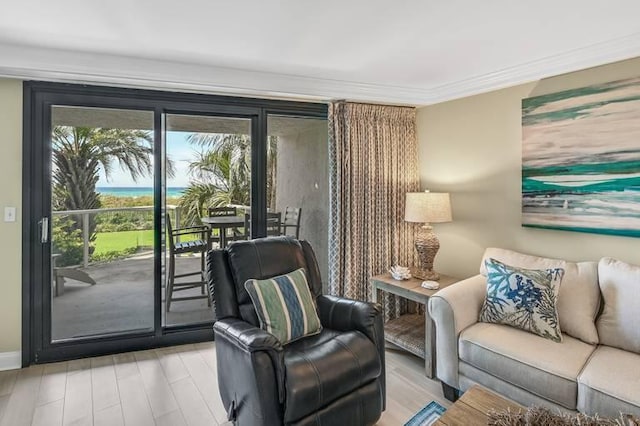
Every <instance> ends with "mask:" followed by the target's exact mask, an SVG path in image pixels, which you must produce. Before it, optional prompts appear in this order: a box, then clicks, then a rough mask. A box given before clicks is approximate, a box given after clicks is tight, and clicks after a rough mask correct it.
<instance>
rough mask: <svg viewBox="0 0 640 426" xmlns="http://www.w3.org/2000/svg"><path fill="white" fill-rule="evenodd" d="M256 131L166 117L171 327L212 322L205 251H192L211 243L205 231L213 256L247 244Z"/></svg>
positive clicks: (166, 318)
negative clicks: (236, 244)
mask: <svg viewBox="0 0 640 426" xmlns="http://www.w3.org/2000/svg"><path fill="white" fill-rule="evenodd" d="M251 125H252V120H251V119H249V118H235V117H219V116H207V115H188V114H166V115H165V128H166V134H165V141H166V142H165V143H166V146H165V152H166V167H165V169H166V172H165V174H166V177H165V182H166V184H165V186H166V188H165V194H166V217H167V218H168V219H167V221H168V224H170V225H171V227H172V233H173V235H169V234H167V242H166V247H167V250H166V253H165V256H166V258H165V264H166V265H167V266H166V268H165V269H166V271H167V273H166V278H165V280H164V285H163V307H164V308H163V324H164V325H165V326H177V325H186V324H194V323H203V322H213V320H214V315H213V310H212V308H211V307H210V306H209V302H208V301H209V295H208V289H207V288H206V286H204V287H203V286H202V284H201V283H204V275H203V274H202V275H199V273H203V271H202V265H203V263H202V259H203V257H202V256H203V251H202V250H201V249H200V248H199V247H198V246H197V244H194V243H199V241H200V240H203V239H205V238H204V236H205V234H203V231H205V230H206V232H207V233H208V237H207V238H206V244H207V246H208V247H213V248H218V247H223V246H226V245H228V244H231V243H233V241H237V240H242V239H247V238H249V235H250V230H249V221H248V218H249V213H250V211H251V196H250V192H251ZM188 227H190V229H186V228H188ZM203 227H205V228H203ZM180 230H184V231H183V232H181V231H180ZM189 246H192V248H189ZM181 247H184V248H185V249H184V251H183V250H182V249H181ZM184 274H192V275H186V276H181V275H184Z"/></svg>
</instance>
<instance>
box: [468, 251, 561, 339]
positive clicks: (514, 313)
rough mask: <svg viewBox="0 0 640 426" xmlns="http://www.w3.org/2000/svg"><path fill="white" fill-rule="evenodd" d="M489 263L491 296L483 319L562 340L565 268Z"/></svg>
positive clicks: (484, 308)
mask: <svg viewBox="0 0 640 426" xmlns="http://www.w3.org/2000/svg"><path fill="white" fill-rule="evenodd" d="M485 264H486V268H487V295H486V297H485V300H484V304H483V305H482V309H481V311H480V321H483V322H490V323H494V324H504V325H509V326H511V327H516V328H519V329H521V330H524V331H528V332H530V333H535V334H537V335H538V336H542V337H544V338H547V339H551V340H553V341H555V342H561V341H562V334H561V333H560V324H559V322H558V308H557V306H556V305H557V300H558V290H559V288H560V283H561V282H562V276H563V275H564V271H563V270H562V269H560V268H556V269H540V270H538V269H524V268H515V267H512V266H509V265H505V264H504V263H502V262H498V261H497V260H495V259H488V260H486V261H485Z"/></svg>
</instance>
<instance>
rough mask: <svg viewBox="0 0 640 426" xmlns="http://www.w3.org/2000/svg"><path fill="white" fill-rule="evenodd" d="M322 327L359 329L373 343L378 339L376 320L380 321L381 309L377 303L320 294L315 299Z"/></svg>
mask: <svg viewBox="0 0 640 426" xmlns="http://www.w3.org/2000/svg"><path fill="white" fill-rule="evenodd" d="M316 302H317V303H318V314H319V316H320V323H321V324H322V326H323V327H327V328H330V329H332V330H338V331H351V330H358V331H361V332H362V333H363V334H364V335H365V336H367V337H368V338H369V339H370V340H371V341H373V342H374V343H375V342H376V341H377V340H379V338H380V337H384V336H378V335H377V334H378V333H377V330H376V327H375V326H376V322H377V321H378V320H379V321H380V322H382V309H381V308H380V306H379V305H378V304H374V303H368V302H361V301H359V300H352V299H345V298H342V297H336V296H328V295H321V296H318V297H317V299H316Z"/></svg>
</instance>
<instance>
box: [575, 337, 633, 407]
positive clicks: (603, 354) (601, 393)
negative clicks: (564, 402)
mask: <svg viewBox="0 0 640 426" xmlns="http://www.w3.org/2000/svg"><path fill="white" fill-rule="evenodd" d="M578 387H579V392H578V409H579V410H580V411H582V412H585V413H587V414H591V415H593V414H596V413H598V415H600V416H604V417H617V416H618V415H619V413H620V412H623V413H631V414H634V415H635V416H640V355H638V354H635V353H633V352H628V351H623V350H621V349H616V348H612V347H609V346H598V348H597V349H596V350H595V351H594V353H593V355H592V356H591V359H590V360H589V362H588V363H587V365H586V366H585V368H584V370H583V371H582V373H581V374H580V377H578Z"/></svg>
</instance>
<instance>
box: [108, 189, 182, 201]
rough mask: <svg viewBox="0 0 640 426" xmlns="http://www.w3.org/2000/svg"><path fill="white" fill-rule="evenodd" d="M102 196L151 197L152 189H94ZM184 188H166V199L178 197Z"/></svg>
mask: <svg viewBox="0 0 640 426" xmlns="http://www.w3.org/2000/svg"><path fill="white" fill-rule="evenodd" d="M96 189H97V191H98V192H99V193H100V194H102V195H112V196H114V197H151V196H153V188H152V187H144V186H142V187H140V186H137V187H136V186H131V187H129V186H113V187H107V186H102V187H101V186H99V187H97V188H96ZM185 189H186V188H184V187H170V188H167V197H172V198H173V197H180V196H181V195H182V193H183V192H184V190H185Z"/></svg>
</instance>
